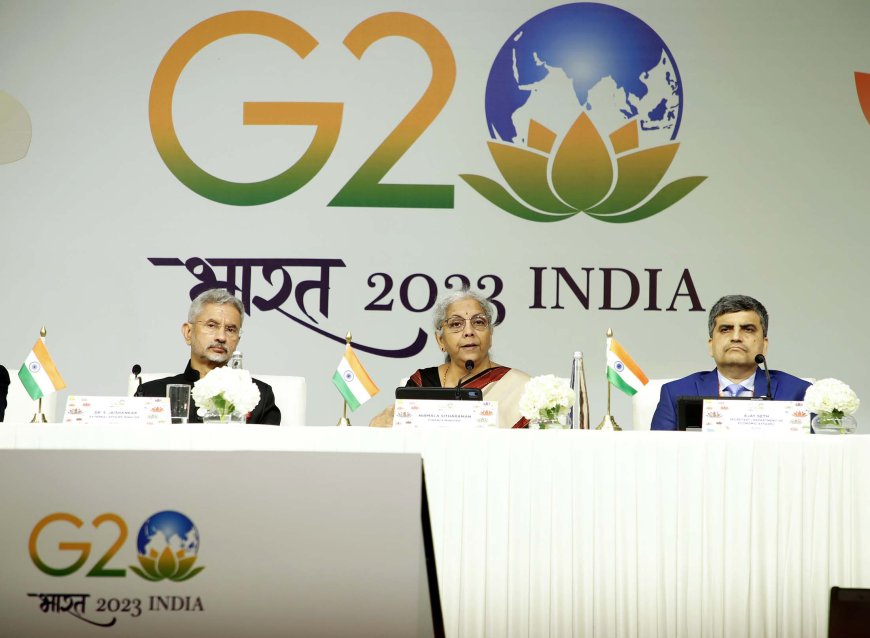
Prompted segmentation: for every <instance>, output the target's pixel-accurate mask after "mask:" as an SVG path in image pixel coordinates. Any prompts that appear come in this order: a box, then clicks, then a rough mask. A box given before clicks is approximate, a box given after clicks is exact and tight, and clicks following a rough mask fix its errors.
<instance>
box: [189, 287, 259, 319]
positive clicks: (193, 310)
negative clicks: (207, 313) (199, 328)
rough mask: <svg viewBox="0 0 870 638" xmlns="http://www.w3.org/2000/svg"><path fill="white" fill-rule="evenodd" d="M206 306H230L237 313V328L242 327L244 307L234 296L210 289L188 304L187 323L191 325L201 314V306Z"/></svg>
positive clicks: (223, 291)
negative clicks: (233, 307)
mask: <svg viewBox="0 0 870 638" xmlns="http://www.w3.org/2000/svg"><path fill="white" fill-rule="evenodd" d="M207 304H217V305H218V306H223V305H224V304H232V305H233V306H235V308H236V310H238V311H239V317H240V319H239V328H241V327H242V322H243V321H244V320H245V307H244V306H243V305H242V302H241V301H240V300H239V298H238V297H236V296H235V295H231V294H230V293H229V292H228V291H227V290H225V289H223V288H212V289H211V290H206V291H205V292H203V293H200V294H199V295H197V297H196V299H194V300H193V301H191V302H190V310H188V311H187V322H188V323H193V322H194V321H196V318H197V317H198V316H199V315H200V313H202V309H203V306H206V305H207Z"/></svg>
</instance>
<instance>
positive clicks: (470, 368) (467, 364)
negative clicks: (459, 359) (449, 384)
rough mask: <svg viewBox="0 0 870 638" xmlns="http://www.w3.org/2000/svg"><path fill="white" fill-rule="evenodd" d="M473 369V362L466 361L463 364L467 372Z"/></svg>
mask: <svg viewBox="0 0 870 638" xmlns="http://www.w3.org/2000/svg"><path fill="white" fill-rule="evenodd" d="M473 368H474V361H472V360H471V359H469V360H468V361H466V362H465V369H466V370H468V371H469V372H471V370H472V369H473Z"/></svg>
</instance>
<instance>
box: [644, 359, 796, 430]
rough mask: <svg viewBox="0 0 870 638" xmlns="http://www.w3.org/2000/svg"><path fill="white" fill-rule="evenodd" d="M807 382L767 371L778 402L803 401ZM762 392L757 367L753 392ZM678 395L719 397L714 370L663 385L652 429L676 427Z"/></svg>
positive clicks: (763, 385)
mask: <svg viewBox="0 0 870 638" xmlns="http://www.w3.org/2000/svg"><path fill="white" fill-rule="evenodd" d="M810 385H811V384H810V383H809V382H807V381H804V380H803V379H799V378H797V377H793V376H792V375H790V374H787V373H785V372H780V371H779V370H771V371H770V393H771V395H772V396H773V398H774V399H776V400H778V401H803V398H804V394H805V393H806V391H807V388H808V387H810ZM766 393H767V379H766V378H765V376H764V370H762V369H761V368H758V370H756V372H755V394H756V396H762V395H764V394H766ZM682 396H689V397H717V396H719V375H718V374H716V370H715V369H713V370H711V371H710V372H696V373H694V374H690V375H689V376H687V377H683V378H682V379H677V380H676V381H671V382H670V383H666V384H664V385H663V386H662V393H661V395H660V396H659V404H658V407H656V411H655V414H653V418H652V429H653V430H676V429H677V398H678V397H682Z"/></svg>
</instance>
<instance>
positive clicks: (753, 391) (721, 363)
mask: <svg viewBox="0 0 870 638" xmlns="http://www.w3.org/2000/svg"><path fill="white" fill-rule="evenodd" d="M707 327H708V329H709V332H710V339H709V341H708V345H709V347H710V356H712V357H713V360H714V361H715V362H716V368H715V369H714V370H711V371H710V372H696V373H694V374H690V375H689V376H687V377H683V378H682V379H677V380H676V381H671V382H670V383H666V384H664V385H663V386H662V393H661V396H660V397H659V404H658V407H657V408H656V411H655V414H653V418H652V429H653V430H676V429H677V398H678V397H681V396H703V397H753V396H756V397H762V396H766V395H767V380H766V378H765V376H764V371H763V370H762V369H761V368H759V367H758V365H757V364H756V363H755V356H756V355H758V354H767V310H765V308H764V306H762V305H761V303H760V302H759V301H757V300H756V299H753V298H752V297H747V296H746V295H726V296H725V297H722V298H721V299H720V300H719V301H717V302H716V303H715V304H714V305H713V307H712V308H711V309H710V318H709V320H708V323H707ZM808 387H810V384H809V383H808V382H806V381H804V380H803V379H799V378H797V377H793V376H792V375H790V374H786V373H785V372H780V371H778V370H771V371H770V398H772V399H776V400H778V401H802V400H803V398H804V394H805V393H806V391H807V388H808Z"/></svg>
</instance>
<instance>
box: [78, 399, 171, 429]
mask: <svg viewBox="0 0 870 638" xmlns="http://www.w3.org/2000/svg"><path fill="white" fill-rule="evenodd" d="M63 422H64V423H150V424H154V425H162V424H169V423H171V422H172V419H171V418H170V416H169V399H167V398H166V397H89V396H80V395H70V396H69V397H68V398H67V400H66V410H65V411H64V413H63Z"/></svg>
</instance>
